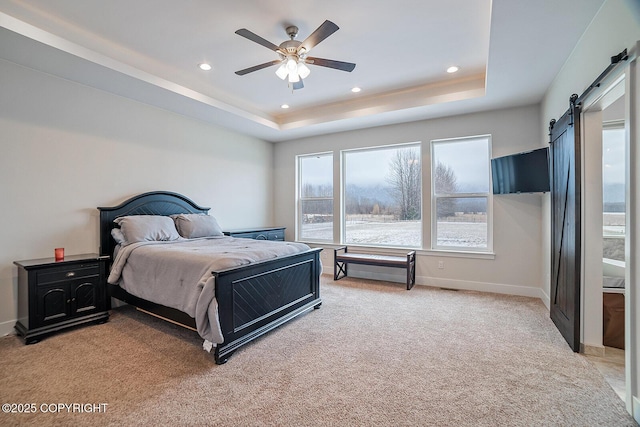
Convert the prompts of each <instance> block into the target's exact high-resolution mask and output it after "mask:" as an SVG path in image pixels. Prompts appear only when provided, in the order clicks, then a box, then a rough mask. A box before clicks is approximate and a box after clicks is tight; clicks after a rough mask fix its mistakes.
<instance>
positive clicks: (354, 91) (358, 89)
mask: <svg viewBox="0 0 640 427" xmlns="http://www.w3.org/2000/svg"><path fill="white" fill-rule="evenodd" d="M361 90H362V89H360V88H359V87H358V86H356V87H354V88H352V89H351V92H353V93H358V92H360V91H361Z"/></svg>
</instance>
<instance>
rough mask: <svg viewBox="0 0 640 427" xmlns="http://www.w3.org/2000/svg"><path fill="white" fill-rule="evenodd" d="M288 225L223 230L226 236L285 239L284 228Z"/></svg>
mask: <svg viewBox="0 0 640 427" xmlns="http://www.w3.org/2000/svg"><path fill="white" fill-rule="evenodd" d="M285 229H286V227H256V228H240V229H236V230H226V231H223V233H224V235H225V236H231V237H242V238H246V239H256V240H282V241H284V230H285Z"/></svg>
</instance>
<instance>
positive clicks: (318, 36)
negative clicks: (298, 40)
mask: <svg viewBox="0 0 640 427" xmlns="http://www.w3.org/2000/svg"><path fill="white" fill-rule="evenodd" d="M339 28H340V27H338V26H337V25H336V24H334V23H333V22H331V21H329V20H326V21H324V22H323V23H322V25H320V26H319V27H318V28H316V30H315V31H314V32H313V33H311V35H310V36H309V37H307V38H306V39H305V40H304V41H303V42H302V44H301V45H300V47H298V51H300V50H301V49H303V48H304V49H305V51H306V52H309V50H311V48H312V47H314V46H315V45H317V44H318V43H320V42H321V41H322V40H324V39H326V38H327V37H329V36H330V35H331V34H333V33H335V32H336V31H338V29H339Z"/></svg>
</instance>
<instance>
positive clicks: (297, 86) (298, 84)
mask: <svg viewBox="0 0 640 427" xmlns="http://www.w3.org/2000/svg"><path fill="white" fill-rule="evenodd" d="M292 86H293V90H298V89H302V88H303V87H304V83H302V79H300V81H297V82H295V83H292Z"/></svg>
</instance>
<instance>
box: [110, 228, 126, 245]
mask: <svg viewBox="0 0 640 427" xmlns="http://www.w3.org/2000/svg"><path fill="white" fill-rule="evenodd" d="M111 237H113V240H115V241H116V243H117V244H119V245H126V244H127V239H125V238H124V234H123V233H122V230H120V229H119V228H112V229H111Z"/></svg>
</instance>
